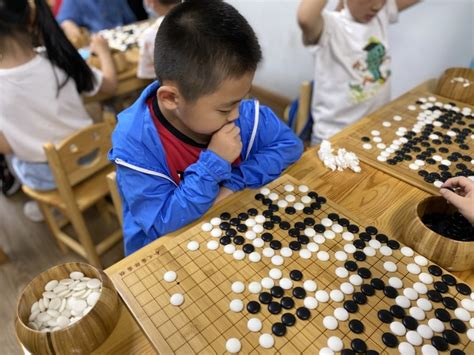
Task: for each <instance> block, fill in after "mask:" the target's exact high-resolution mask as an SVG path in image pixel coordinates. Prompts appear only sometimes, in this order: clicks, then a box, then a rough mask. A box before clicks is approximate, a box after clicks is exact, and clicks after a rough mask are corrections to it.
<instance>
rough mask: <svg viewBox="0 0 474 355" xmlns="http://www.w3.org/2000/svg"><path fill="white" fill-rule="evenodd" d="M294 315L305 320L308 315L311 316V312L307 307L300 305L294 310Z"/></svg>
mask: <svg viewBox="0 0 474 355" xmlns="http://www.w3.org/2000/svg"><path fill="white" fill-rule="evenodd" d="M296 316H297V317H298V318H299V319H302V320H307V319H309V317H310V316H311V312H310V311H309V309H308V308H306V307H300V308H298V309H297V310H296Z"/></svg>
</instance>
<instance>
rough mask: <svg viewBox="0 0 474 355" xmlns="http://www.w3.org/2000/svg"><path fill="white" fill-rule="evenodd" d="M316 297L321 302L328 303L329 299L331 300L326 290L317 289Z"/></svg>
mask: <svg viewBox="0 0 474 355" xmlns="http://www.w3.org/2000/svg"><path fill="white" fill-rule="evenodd" d="M314 297H316V299H317V300H318V302H321V303H326V302H327V301H329V294H328V293H327V292H326V291H324V290H318V291H316V293H315V295H314Z"/></svg>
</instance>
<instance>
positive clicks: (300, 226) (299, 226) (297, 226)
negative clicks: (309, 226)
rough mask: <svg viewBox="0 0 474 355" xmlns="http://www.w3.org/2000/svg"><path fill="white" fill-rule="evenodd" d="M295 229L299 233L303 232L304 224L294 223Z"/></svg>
mask: <svg viewBox="0 0 474 355" xmlns="http://www.w3.org/2000/svg"><path fill="white" fill-rule="evenodd" d="M295 228H296V229H298V230H300V231H302V230H305V228H306V224H304V223H303V222H296V223H295Z"/></svg>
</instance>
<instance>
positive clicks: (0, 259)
mask: <svg viewBox="0 0 474 355" xmlns="http://www.w3.org/2000/svg"><path fill="white" fill-rule="evenodd" d="M7 261H8V256H7V254H5V252H4V251H3V249H2V247H0V265H2V264H4V263H6V262H7Z"/></svg>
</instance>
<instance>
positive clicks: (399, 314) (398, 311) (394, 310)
mask: <svg viewBox="0 0 474 355" xmlns="http://www.w3.org/2000/svg"><path fill="white" fill-rule="evenodd" d="M390 313H391V314H392V315H393V316H394V317H395V318H399V319H402V318H403V317H405V316H406V313H405V310H404V309H403V308H402V307H400V306H399V305H396V304H395V305H393V306H391V307H390Z"/></svg>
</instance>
